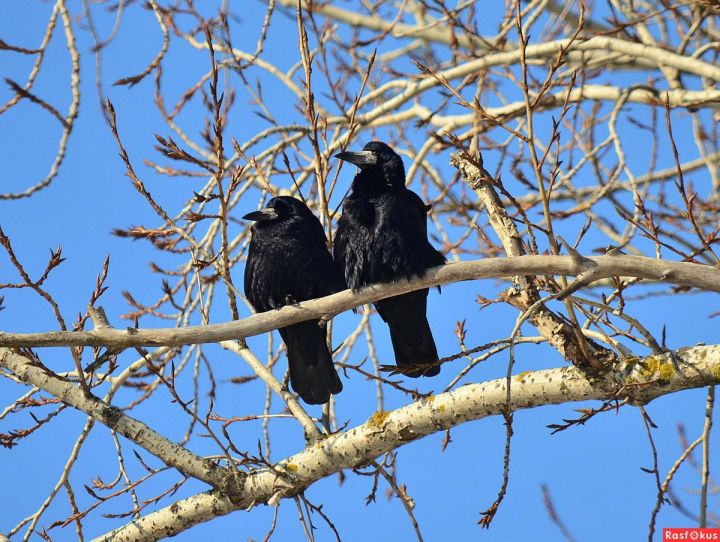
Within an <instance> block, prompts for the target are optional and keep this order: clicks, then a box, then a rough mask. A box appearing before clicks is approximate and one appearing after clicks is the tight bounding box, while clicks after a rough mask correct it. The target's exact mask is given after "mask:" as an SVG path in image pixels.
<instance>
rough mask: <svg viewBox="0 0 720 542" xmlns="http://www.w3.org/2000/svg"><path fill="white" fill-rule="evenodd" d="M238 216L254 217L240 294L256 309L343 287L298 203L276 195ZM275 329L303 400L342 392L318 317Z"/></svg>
mask: <svg viewBox="0 0 720 542" xmlns="http://www.w3.org/2000/svg"><path fill="white" fill-rule="evenodd" d="M243 218H245V219H247V220H254V221H255V224H253V226H252V229H251V232H252V239H251V240H250V248H249V250H248V257H247V263H246V265H245V295H246V296H247V298H248V300H249V301H250V303H251V304H252V306H253V307H254V308H255V310H256V311H258V312H264V311H269V310H271V309H279V308H280V307H282V306H284V305H287V304H290V303H297V302H300V301H306V300H308V299H313V298H316V297H323V296H326V295H330V294H332V293H335V292H339V291H341V290H344V289H345V288H347V286H346V285H345V281H344V280H343V276H342V273H341V272H340V269H339V268H338V266H337V264H336V263H335V261H334V260H333V259H332V256H331V255H330V252H329V251H328V248H327V240H326V238H325V232H324V231H323V227H322V225H321V224H320V221H319V220H318V219H317V217H316V216H315V215H314V214H312V212H311V211H310V209H308V208H307V206H306V205H305V204H304V203H303V202H302V201H300V200H298V199H296V198H293V197H289V196H278V197H276V198H273V199H271V200H270V201H269V202H268V204H267V206H266V207H265V209H262V210H260V211H255V212H253V213H249V214H247V215H245V216H244V217H243ZM279 331H280V336H281V337H282V340H283V342H284V343H285V346H286V348H287V357H288V365H289V367H290V385H291V386H292V389H293V390H295V392H297V393H298V395H300V397H302V399H303V400H304V401H305V402H306V403H310V404H313V405H319V404H323V403H327V402H328V400H329V399H330V394H331V393H332V394H337V393H340V392H341V391H342V383H341V382H340V378H339V377H338V374H337V372H336V371H335V366H334V365H333V361H332V354H331V353H330V351H329V350H328V346H327V333H326V330H325V328H324V327H320V325H319V320H308V321H305V322H300V323H298V324H293V325H291V326H288V327H285V328H282V329H280V330H279Z"/></svg>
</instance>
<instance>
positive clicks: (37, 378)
mask: <svg viewBox="0 0 720 542" xmlns="http://www.w3.org/2000/svg"><path fill="white" fill-rule="evenodd" d="M0 367H4V368H6V369H8V370H9V371H11V372H12V373H13V374H14V375H15V376H16V377H18V378H19V379H20V380H22V381H23V382H25V383H26V384H30V385H32V386H35V387H37V388H40V389H42V390H45V391H46V392H48V393H50V394H52V395H54V396H55V397H57V398H58V399H60V400H61V401H62V402H63V403H65V404H67V405H70V406H72V407H74V408H76V409H78V410H81V411H82V412H85V413H86V414H87V415H88V416H90V417H92V418H94V419H95V420H97V421H99V422H101V423H102V424H104V425H106V426H107V427H108V428H110V429H112V430H114V431H117V432H118V433H120V434H121V435H123V436H124V437H126V438H128V439H129V440H130V441H132V442H134V443H135V444H137V445H138V446H141V447H143V448H144V449H145V450H147V451H148V452H150V453H151V454H153V455H154V456H156V457H158V458H159V459H161V460H162V461H163V462H164V463H165V464H166V465H169V466H171V467H175V468H177V469H178V470H179V471H181V472H183V473H184V474H187V475H189V476H194V477H195V478H197V479H199V480H202V481H203V482H206V483H208V484H210V485H211V486H214V487H217V488H223V489H228V488H229V487H228V484H227V479H228V476H230V474H229V469H225V468H223V467H220V466H218V465H217V464H216V463H214V462H213V461H210V460H208V459H203V458H202V457H199V456H197V455H195V454H194V453H192V452H190V451H188V450H187V449H185V448H183V447H182V446H178V445H177V444H175V443H174V442H171V441H170V440H168V439H167V438H166V437H164V436H162V435H161V434H160V433H158V432H157V431H155V430H153V429H151V428H150V427H148V426H147V425H145V424H144V423H142V422H140V421H138V420H136V419H135V418H132V417H130V416H128V415H126V414H124V413H123V412H122V411H121V410H120V409H118V408H116V407H114V406H112V405H111V404H109V403H106V402H104V401H103V400H101V399H100V398H98V397H95V396H93V395H91V396H89V397H86V396H85V395H84V394H83V392H82V390H81V389H80V388H79V387H78V386H77V385H75V384H73V383H71V382H68V381H66V380H64V379H62V378H60V377H58V376H57V375H55V374H54V373H52V372H50V371H48V370H47V369H46V368H45V367H43V366H41V365H38V364H35V363H33V361H32V360H30V359H29V358H27V357H25V356H22V355H20V354H17V353H15V352H13V351H11V350H8V349H7V348H0Z"/></svg>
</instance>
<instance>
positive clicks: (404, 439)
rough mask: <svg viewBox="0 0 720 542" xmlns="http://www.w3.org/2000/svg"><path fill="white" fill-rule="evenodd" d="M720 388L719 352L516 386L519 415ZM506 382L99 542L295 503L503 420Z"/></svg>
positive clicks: (432, 401)
mask: <svg viewBox="0 0 720 542" xmlns="http://www.w3.org/2000/svg"><path fill="white" fill-rule="evenodd" d="M718 382H720V345H714V346H699V347H695V348H687V349H681V350H678V351H676V352H673V353H668V354H665V355H662V356H650V357H648V358H645V359H643V360H639V359H637V358H631V359H628V360H625V361H624V362H623V363H622V364H620V366H619V367H617V368H616V369H615V370H613V371H611V372H610V373H608V374H607V375H605V376H604V377H603V378H601V379H596V380H593V381H592V382H589V381H588V380H586V379H585V377H584V376H583V373H582V372H581V371H579V370H578V369H576V368H575V367H564V368H561V369H548V370H544V371H535V372H532V373H529V374H523V375H518V376H516V377H514V378H513V379H512V394H511V397H512V405H511V407H512V410H513V411H517V410H523V409H527V408H533V407H537V406H543V405H556V404H562V403H568V402H573V401H587V400H608V399H614V398H618V399H623V398H625V397H627V396H630V398H631V399H632V400H633V402H636V403H638V402H639V403H644V402H647V401H650V400H652V399H655V398H657V397H660V396H662V395H667V394H669V393H672V392H675V391H679V390H684V389H690V388H698V387H703V386H707V385H712V384H715V383H718ZM506 383H507V381H506V379H505V378H502V379H498V380H492V381H489V382H484V383H480V384H471V385H467V386H463V387H461V388H458V389H457V390H454V391H451V392H447V393H442V394H439V395H435V396H431V397H429V398H427V399H423V400H422V401H418V402H416V403H412V404H410V405H407V406H405V407H402V408H400V409H398V410H395V411H392V412H383V413H376V414H375V415H373V416H372V417H371V418H370V419H369V420H368V421H367V422H366V423H364V424H363V425H361V426H359V427H355V428H354V429H351V430H349V431H347V432H345V433H339V434H336V435H333V436H331V437H329V438H327V439H326V440H324V441H322V442H319V443H317V444H316V445H314V446H311V447H309V448H307V449H305V450H303V451H302V452H300V453H298V454H295V455H294V456H292V457H290V458H288V459H286V460H284V461H281V462H279V463H278V464H276V465H275V466H274V467H273V469H272V470H269V469H263V470H259V471H257V472H255V473H252V474H250V475H249V476H248V477H247V478H245V479H244V492H241V493H240V496H239V500H238V501H236V502H235V503H233V502H230V501H229V500H227V499H225V498H223V497H222V495H220V494H219V493H218V492H210V493H202V494H199V495H195V496H193V497H189V498H187V499H183V500H181V501H178V502H176V503H173V504H172V505H171V506H168V507H166V508H164V509H162V510H158V511H157V512H154V513H152V514H149V515H147V516H145V517H144V518H140V519H138V520H135V521H133V522H132V523H129V524H127V525H125V526H124V527H122V528H120V529H118V530H116V531H113V532H111V533H108V534H107V535H105V536H103V537H100V538H98V539H97V540H96V542H97V541H108V542H109V541H111V540H112V541H113V542H120V541H130V540H133V541H135V540H155V539H157V538H160V537H163V536H173V535H176V534H178V533H180V532H182V531H184V530H186V529H189V528H190V527H192V526H194V525H196V524H199V523H202V522H205V521H209V520H211V519H213V518H214V517H217V516H220V515H224V514H228V513H230V512H232V511H234V510H238V509H242V508H248V507H251V506H253V505H256V504H260V503H267V502H268V501H270V502H276V501H277V500H278V499H280V498H283V497H288V496H292V495H295V494H297V493H299V492H300V491H302V490H303V489H305V488H306V487H307V486H309V485H310V484H312V483H314V482H316V481H317V480H320V479H321V478H324V477H326V476H328V475H330V474H332V473H335V472H338V471H340V470H342V469H348V468H354V467H358V466H362V465H365V464H368V463H369V462H370V461H372V460H373V459H375V458H376V457H378V456H380V455H382V454H384V453H386V452H388V451H391V450H393V449H396V448H398V447H400V446H403V445H405V444H407V443H408V442H412V441H414V440H417V439H420V438H422V437H425V436H427V435H431V434H433V433H436V432H438V431H443V430H445V429H449V428H451V427H454V426H456V425H459V424H461V423H464V422H467V421H471V420H477V419H481V418H485V417H487V416H495V415H499V414H501V413H502V412H503V411H504V410H505V409H506V407H507V394H506V392H505V386H506Z"/></svg>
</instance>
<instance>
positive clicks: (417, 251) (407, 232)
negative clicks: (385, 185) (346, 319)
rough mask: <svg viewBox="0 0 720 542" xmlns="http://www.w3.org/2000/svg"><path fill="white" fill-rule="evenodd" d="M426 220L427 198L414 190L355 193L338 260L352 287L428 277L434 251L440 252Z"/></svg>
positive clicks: (343, 222)
mask: <svg viewBox="0 0 720 542" xmlns="http://www.w3.org/2000/svg"><path fill="white" fill-rule="evenodd" d="M426 220H427V218H426V211H425V206H424V204H423V202H422V200H421V199H420V197H419V196H417V194H415V193H414V192H412V191H410V190H406V189H401V190H396V191H392V192H390V191H388V192H383V193H379V194H368V193H363V192H361V191H360V192H354V193H353V194H351V195H350V196H349V197H348V198H347V199H346V201H345V204H344V207H343V215H342V217H341V218H340V220H339V224H338V231H337V235H336V240H335V259H336V260H337V261H338V263H339V264H340V267H341V268H343V270H344V272H345V278H346V279H347V282H348V285H349V286H350V287H351V288H359V287H360V286H363V285H365V284H369V283H371V282H386V281H389V280H394V279H397V278H400V277H404V276H406V277H410V276H413V275H421V274H423V273H424V271H425V269H427V268H428V267H429V266H431V265H433V263H432V261H431V260H432V258H429V254H430V251H432V252H433V253H436V251H435V250H434V249H433V248H432V247H431V246H430V245H429V243H428V242H427V225H426ZM436 254H437V253H436ZM435 259H437V258H435ZM440 259H441V260H440V263H442V256H440Z"/></svg>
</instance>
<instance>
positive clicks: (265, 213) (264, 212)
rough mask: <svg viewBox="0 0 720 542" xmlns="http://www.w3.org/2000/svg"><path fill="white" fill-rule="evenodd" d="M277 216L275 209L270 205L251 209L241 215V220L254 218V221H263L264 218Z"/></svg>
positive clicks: (273, 218)
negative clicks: (250, 211) (264, 207)
mask: <svg viewBox="0 0 720 542" xmlns="http://www.w3.org/2000/svg"><path fill="white" fill-rule="evenodd" d="M278 216H280V215H278V214H277V211H276V210H275V209H273V208H271V207H268V208H267V209H260V210H259V211H253V212H252V213H248V214H246V215H245V216H244V217H243V220H254V221H255V222H264V221H265V220H275V219H276V218H277V217H278Z"/></svg>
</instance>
